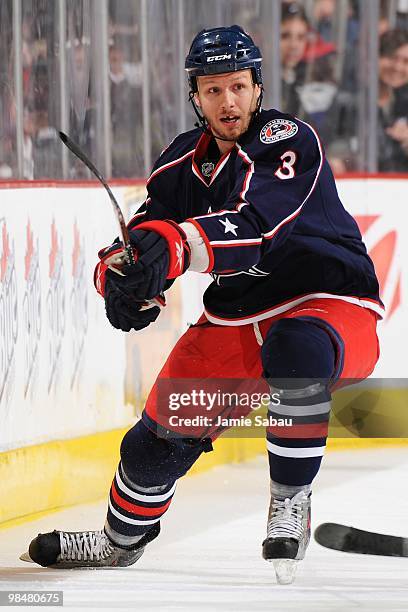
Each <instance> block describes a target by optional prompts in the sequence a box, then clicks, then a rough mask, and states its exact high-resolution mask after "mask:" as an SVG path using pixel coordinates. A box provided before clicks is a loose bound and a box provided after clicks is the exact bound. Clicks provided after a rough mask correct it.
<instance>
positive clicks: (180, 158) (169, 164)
mask: <svg viewBox="0 0 408 612" xmlns="http://www.w3.org/2000/svg"><path fill="white" fill-rule="evenodd" d="M194 151H195V149H192V150H191V151H189V152H188V153H185V154H184V155H182V156H181V157H179V158H177V159H175V160H174V161H171V162H169V163H168V164H163V166H160V167H159V168H156V170H155V171H154V172H152V173H151V175H150V176H149V178H148V180H147V185H148V184H149V183H150V181H151V180H152V178H154V177H155V176H156V175H157V174H160V172H163V170H167V169H168V168H172V167H173V166H176V165H177V164H179V163H180V162H182V161H184V160H185V159H187V157H191V156H192V155H194Z"/></svg>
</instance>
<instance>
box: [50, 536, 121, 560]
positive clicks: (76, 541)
mask: <svg viewBox="0 0 408 612" xmlns="http://www.w3.org/2000/svg"><path fill="white" fill-rule="evenodd" d="M59 536H60V545H61V553H60V557H61V560H64V561H93V560H97V561H100V560H102V559H106V558H107V557H109V555H110V554H111V553H112V552H113V551H114V548H113V546H112V544H111V543H110V541H109V540H108V538H107V537H106V535H105V534H104V533H103V531H80V532H78V533H70V532H66V531H60V534H59Z"/></svg>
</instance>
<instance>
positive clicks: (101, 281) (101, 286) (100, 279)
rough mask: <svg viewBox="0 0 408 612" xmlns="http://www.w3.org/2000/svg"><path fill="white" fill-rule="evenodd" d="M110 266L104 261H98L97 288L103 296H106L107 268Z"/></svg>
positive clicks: (95, 281) (95, 278)
mask: <svg viewBox="0 0 408 612" xmlns="http://www.w3.org/2000/svg"><path fill="white" fill-rule="evenodd" d="M107 269H108V266H107V265H106V264H104V263H103V262H102V261H98V263H97V264H96V267H95V270H94V278H93V280H94V285H95V289H96V290H97V292H98V293H99V295H101V296H102V297H103V298H104V297H105V283H106V270H107Z"/></svg>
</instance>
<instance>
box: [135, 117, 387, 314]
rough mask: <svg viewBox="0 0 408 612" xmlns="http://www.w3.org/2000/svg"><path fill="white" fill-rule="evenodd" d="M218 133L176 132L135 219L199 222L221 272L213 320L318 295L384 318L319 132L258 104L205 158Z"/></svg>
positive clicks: (211, 302) (210, 307)
mask: <svg viewBox="0 0 408 612" xmlns="http://www.w3.org/2000/svg"><path fill="white" fill-rule="evenodd" d="M211 140H212V136H211V135H210V134H208V133H205V132H203V130H202V129H194V130H191V131H189V132H186V133H184V134H181V135H179V136H178V137H177V138H175V140H174V141H173V142H172V143H171V144H170V145H169V147H168V148H167V149H165V150H164V151H163V153H162V154H161V156H160V157H159V159H158V161H157V162H156V164H155V166H154V168H153V171H152V173H151V176H150V178H149V180H148V186H147V189H148V198H147V200H146V202H145V204H144V205H143V207H142V208H141V209H140V211H139V213H138V214H137V215H136V216H135V217H134V219H133V221H132V222H131V225H132V226H133V225H135V224H136V223H139V222H141V221H146V220H150V219H172V220H174V221H176V222H177V223H181V222H184V221H189V222H191V223H193V224H194V225H195V227H196V228H197V229H198V231H199V233H200V235H201V236H202V238H203V240H204V242H205V245H206V248H207V252H208V259H209V265H208V269H207V270H206V272H210V273H211V274H212V276H213V278H214V282H213V283H212V284H211V285H210V286H209V287H208V289H207V291H206V292H205V295H204V306H205V313H206V316H207V318H208V319H209V320H210V321H213V322H214V323H219V324H223V325H238V324H243V323H252V322H255V321H259V320H262V319H265V318H267V317H270V316H273V315H274V314H279V313H281V312H284V311H285V310H289V309H290V308H292V307H294V306H297V305H298V304H300V303H302V302H303V301H306V300H307V299H312V298H327V299H333V298H340V299H342V300H345V301H347V302H351V303H355V304H357V305H360V306H362V307H365V308H370V309H372V310H374V311H375V312H377V313H378V314H379V315H380V316H381V314H382V312H383V305H382V303H381V301H380V298H379V288H378V282H377V278H376V275H375V271H374V267H373V263H372V261H371V259H370V258H369V256H368V255H367V251H366V248H365V246H364V243H363V241H362V238H361V234H360V231H359V229H358V227H357V224H356V222H355V221H354V219H353V218H352V216H351V215H350V214H349V213H348V212H347V211H346V210H345V208H344V207H343V205H342V203H341V201H340V199H339V196H338V194H337V190H336V186H335V182H334V178H333V175H332V172H331V169H330V167H329V164H328V163H327V161H326V160H325V159H324V153H323V150H322V145H321V144H320V141H319V138H318V136H317V134H316V133H315V132H314V130H313V129H312V128H311V127H310V126H309V125H307V124H306V123H304V122H302V121H300V120H299V119H297V118H295V117H292V116H291V115H286V114H283V113H281V112H279V111H277V110H267V111H261V112H260V113H259V114H258V116H257V117H256V118H255V120H254V121H253V122H252V124H251V126H250V128H249V129H248V131H247V132H246V133H245V134H244V135H243V136H242V137H241V138H240V140H239V141H238V142H237V143H236V144H235V146H234V147H233V149H232V150H231V151H230V152H228V153H227V154H225V155H223V156H222V157H220V159H219V160H218V163H216V164H211V165H210V164H208V163H207V164H205V163H203V160H206V159H207V156H208V150H209V146H210V143H211ZM213 166H214V168H213V169H212V167H213ZM211 169H212V172H211ZM209 170H210V172H209Z"/></svg>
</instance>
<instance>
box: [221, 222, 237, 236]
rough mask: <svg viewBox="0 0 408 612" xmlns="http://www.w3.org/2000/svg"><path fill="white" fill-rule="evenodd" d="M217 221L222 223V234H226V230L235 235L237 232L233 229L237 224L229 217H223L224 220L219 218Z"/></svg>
mask: <svg viewBox="0 0 408 612" xmlns="http://www.w3.org/2000/svg"><path fill="white" fill-rule="evenodd" d="M219 222H220V223H222V225H223V226H224V234H228V232H231V234H234V236H236V235H237V232H236V231H235V230H236V229H237V227H238V225H234V224H233V223H231V221H230V220H229V219H225V221H223V220H222V219H219Z"/></svg>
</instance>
